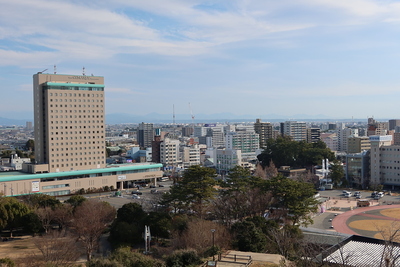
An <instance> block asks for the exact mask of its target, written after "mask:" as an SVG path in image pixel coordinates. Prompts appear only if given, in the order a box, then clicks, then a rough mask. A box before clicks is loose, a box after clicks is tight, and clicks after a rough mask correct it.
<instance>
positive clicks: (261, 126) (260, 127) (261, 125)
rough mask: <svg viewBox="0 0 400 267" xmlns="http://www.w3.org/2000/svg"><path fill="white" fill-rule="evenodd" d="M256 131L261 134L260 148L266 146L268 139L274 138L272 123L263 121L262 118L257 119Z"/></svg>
mask: <svg viewBox="0 0 400 267" xmlns="http://www.w3.org/2000/svg"><path fill="white" fill-rule="evenodd" d="M254 131H255V132H256V133H257V134H258V135H259V140H260V148H265V147H266V145H267V141H268V139H270V138H273V127H272V124H271V123H269V122H262V121H261V119H256V122H255V123H254Z"/></svg>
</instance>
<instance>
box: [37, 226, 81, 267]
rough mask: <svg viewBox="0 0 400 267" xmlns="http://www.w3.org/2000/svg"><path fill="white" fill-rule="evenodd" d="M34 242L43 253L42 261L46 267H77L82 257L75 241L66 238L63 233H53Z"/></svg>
mask: <svg viewBox="0 0 400 267" xmlns="http://www.w3.org/2000/svg"><path fill="white" fill-rule="evenodd" d="M33 242H34V244H35V246H36V247H37V248H38V249H39V251H40V253H41V255H40V257H39V259H40V261H41V262H42V263H44V264H47V265H46V266H75V262H76V261H77V260H78V259H79V257H80V251H79V248H78V247H77V246H76V242H75V239H74V238H72V237H71V236H65V235H64V233H63V232H62V231H51V232H50V233H48V234H46V235H44V236H42V237H36V238H34V240H33ZM42 265H43V264H42Z"/></svg>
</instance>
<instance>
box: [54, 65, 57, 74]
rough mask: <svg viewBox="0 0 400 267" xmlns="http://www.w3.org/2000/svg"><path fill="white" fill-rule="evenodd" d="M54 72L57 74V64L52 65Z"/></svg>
mask: <svg viewBox="0 0 400 267" xmlns="http://www.w3.org/2000/svg"><path fill="white" fill-rule="evenodd" d="M54 74H57V66H56V65H54Z"/></svg>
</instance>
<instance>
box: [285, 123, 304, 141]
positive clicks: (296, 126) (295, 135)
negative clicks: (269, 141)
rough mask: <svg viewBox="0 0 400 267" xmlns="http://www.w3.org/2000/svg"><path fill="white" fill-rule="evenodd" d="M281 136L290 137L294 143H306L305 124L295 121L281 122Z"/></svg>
mask: <svg viewBox="0 0 400 267" xmlns="http://www.w3.org/2000/svg"><path fill="white" fill-rule="evenodd" d="M281 135H282V136H290V137H291V138H292V140H294V141H307V129H306V123H305V122H297V121H286V122H282V123H281Z"/></svg>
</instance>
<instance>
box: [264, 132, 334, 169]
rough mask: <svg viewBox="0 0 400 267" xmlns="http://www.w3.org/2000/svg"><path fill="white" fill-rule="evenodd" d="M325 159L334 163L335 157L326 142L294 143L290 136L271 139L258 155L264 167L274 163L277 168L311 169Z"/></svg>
mask: <svg viewBox="0 0 400 267" xmlns="http://www.w3.org/2000/svg"><path fill="white" fill-rule="evenodd" d="M325 158H327V159H329V160H330V161H332V160H334V159H335V156H334V154H333V152H332V151H331V150H330V149H329V148H328V147H327V146H326V144H325V143H324V142H322V141H318V142H316V143H307V142H305V141H293V140H291V139H290V137H288V136H285V137H278V138H277V139H272V138H271V139H269V140H268V141H267V146H266V148H265V150H264V151H263V152H262V153H261V154H260V155H258V160H260V161H261V163H262V165H263V166H264V167H265V166H269V165H270V162H271V161H272V162H273V163H274V164H275V165H276V167H277V168H279V167H281V166H291V167H294V168H311V166H313V165H318V164H320V163H321V161H322V160H323V159H325Z"/></svg>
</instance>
